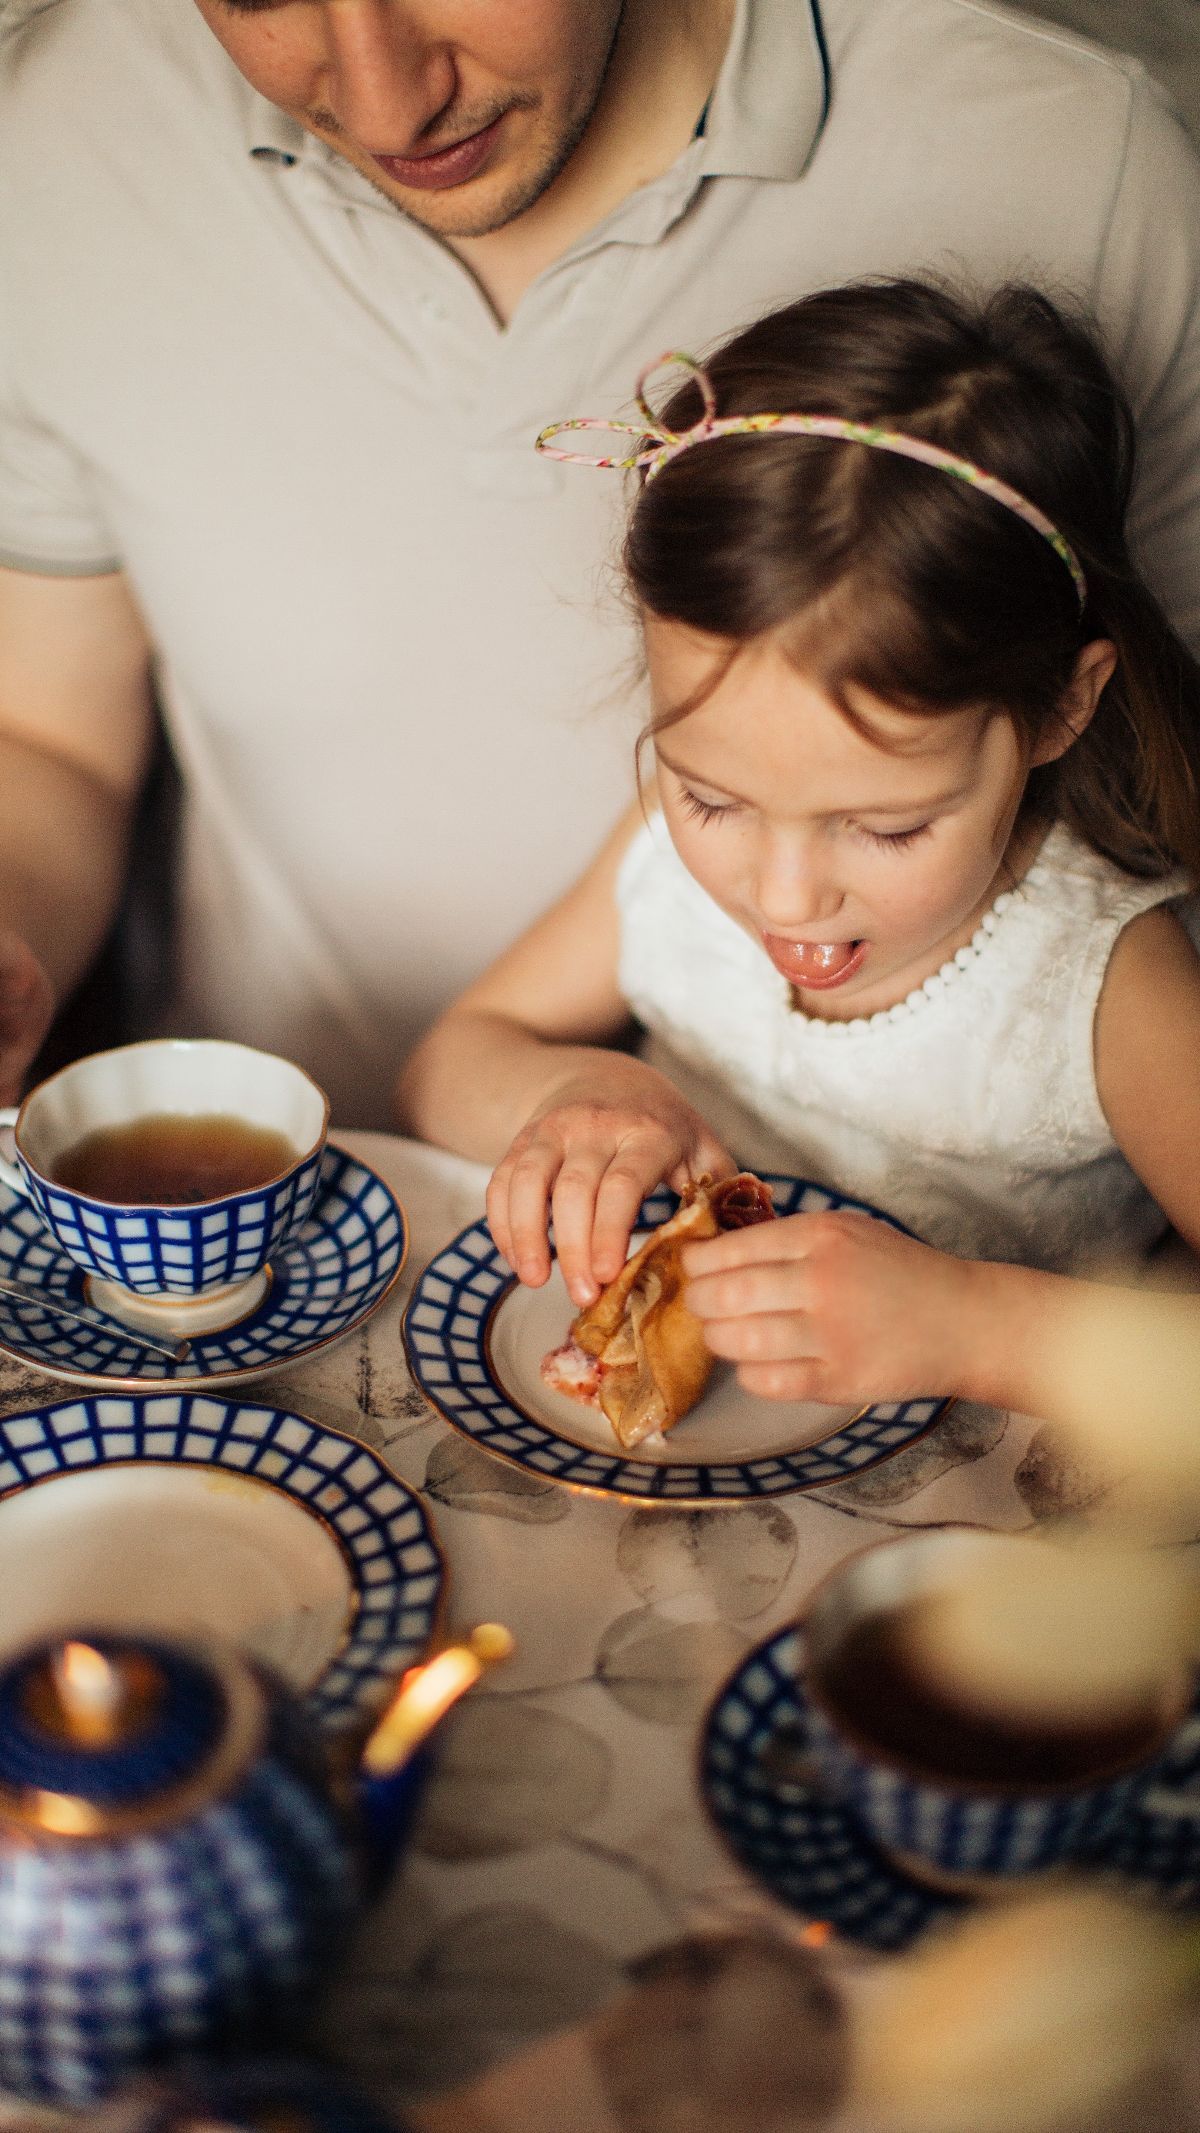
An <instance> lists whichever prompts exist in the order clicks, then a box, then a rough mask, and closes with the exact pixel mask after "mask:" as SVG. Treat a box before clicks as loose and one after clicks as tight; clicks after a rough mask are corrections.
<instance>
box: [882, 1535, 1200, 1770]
mask: <svg viewBox="0 0 1200 2133" xmlns="http://www.w3.org/2000/svg"><path fill="white" fill-rule="evenodd" d="M908 1635H909V1641H910V1644H911V1647H912V1650H913V1655H914V1659H915V1660H916V1661H917V1662H918V1663H919V1666H920V1669H921V1672H922V1674H923V1675H924V1676H925V1677H926V1678H927V1679H928V1680H929V1681H930V1683H931V1684H936V1686H937V1687H938V1688H939V1689H940V1690H941V1691H942V1693H943V1694H945V1695H946V1696H947V1697H949V1698H951V1699H952V1700H955V1701H957V1702H961V1703H963V1704H967V1705H970V1706H971V1707H973V1708H974V1709H976V1710H978V1711H983V1712H986V1713H988V1714H989V1715H991V1716H993V1717H996V1718H999V1719H1005V1720H1008V1721H1010V1722H1013V1723H1020V1722H1023V1721H1024V1722H1028V1723H1031V1724H1035V1723H1038V1722H1039V1721H1044V1722H1047V1723H1049V1722H1053V1723H1056V1724H1059V1725H1061V1726H1063V1727H1070V1726H1073V1725H1081V1724H1082V1725H1086V1724H1088V1723H1089V1722H1092V1721H1097V1720H1101V1719H1103V1718H1105V1717H1107V1716H1109V1715H1110V1714H1113V1713H1119V1712H1121V1711H1122V1710H1125V1709H1127V1708H1128V1709H1132V1710H1136V1709H1138V1708H1141V1707H1144V1706H1145V1705H1147V1704H1158V1703H1162V1704H1164V1705H1165V1704H1166V1703H1168V1702H1169V1700H1170V1698H1171V1696H1172V1695H1173V1694H1174V1693H1177V1692H1178V1689H1179V1685H1180V1683H1181V1681H1182V1680H1184V1679H1185V1678H1186V1676H1187V1674H1188V1673H1189V1672H1190V1670H1191V1669H1192V1668H1193V1667H1194V1665H1195V1662H1196V1659H1197V1656H1198V1655H1200V1587H1198V1585H1197V1582H1196V1576H1195V1571H1194V1568H1193V1567H1192V1566H1190V1564H1189V1563H1188V1561H1187V1560H1186V1559H1183V1558H1180V1557H1178V1556H1177V1555H1176V1554H1175V1553H1174V1552H1173V1551H1156V1552H1151V1551H1150V1550H1148V1549H1144V1548H1143V1549H1136V1548H1131V1547H1119V1546H1112V1545H1107V1544H1105V1543H1103V1542H1099V1541H1091V1540H1089V1541H1086V1542H1085V1541H1081V1540H1075V1541H1074V1542H1070V1541H1068V1542H1064V1541H1055V1540H1050V1539H1045V1538H1042V1537H1038V1538H1036V1539H1026V1538H1024V1537H1023V1536H1008V1535H1001V1534H997V1535H995V1536H994V1544H993V1545H991V1546H989V1547H988V1548H987V1549H986V1550H982V1551H981V1552H980V1555H979V1557H978V1559H977V1560H974V1561H966V1562H963V1563H962V1564H961V1565H959V1566H956V1569H955V1574H954V1579H953V1582H952V1583H951V1582H947V1584H946V1585H945V1586H943V1587H941V1588H939V1589H937V1590H933V1591H930V1592H927V1593H925V1594H924V1595H923V1596H922V1598H921V1599H920V1601H919V1603H914V1604H913V1606H912V1607H911V1609H910V1613H909V1620H908Z"/></svg>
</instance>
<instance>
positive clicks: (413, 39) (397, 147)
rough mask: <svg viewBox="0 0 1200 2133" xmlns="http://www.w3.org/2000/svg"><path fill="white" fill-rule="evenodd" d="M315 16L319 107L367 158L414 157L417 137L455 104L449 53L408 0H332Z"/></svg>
mask: <svg viewBox="0 0 1200 2133" xmlns="http://www.w3.org/2000/svg"><path fill="white" fill-rule="evenodd" d="M322 12H323V16H324V33H325V50H324V67H323V70H322V81H321V86H320V91H319V96H320V101H321V103H322V104H323V105H325V106H327V107H328V109H329V111H330V113H331V114H332V116H333V117H334V118H335V119H336V120H337V123H338V125H339V126H340V127H341V129H342V131H343V133H345V134H347V135H348V136H349V137H350V139H351V140H352V141H354V142H355V144H356V145H357V146H358V147H360V148H365V149H366V150H367V151H368V153H371V154H375V155H411V154H412V153H414V151H415V152H416V153H418V154H419V153H420V152H421V147H422V136H423V134H424V133H425V132H426V130H427V129H428V128H429V127H430V126H431V125H432V124H433V123H434V121H435V120H436V119H437V118H438V117H439V116H440V114H441V113H442V112H443V111H444V110H445V109H446V107H447V105H448V104H450V103H451V102H452V101H453V98H454V91H455V87H456V76H455V67H454V56H453V53H452V52H451V50H450V49H449V47H448V46H447V45H446V44H445V43H444V42H440V41H438V40H436V39H434V38H433V37H432V36H431V35H430V34H429V32H428V30H427V29H426V28H425V27H424V26H423V23H422V21H421V19H420V10H418V9H415V8H413V7H412V6H411V5H409V4H407V0H332V4H329V5H326V7H325V8H324V9H323V11H322ZM444 145H446V146H449V145H450V144H449V142H447V143H445V144H444Z"/></svg>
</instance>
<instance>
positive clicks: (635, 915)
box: [617, 815, 1194, 1270]
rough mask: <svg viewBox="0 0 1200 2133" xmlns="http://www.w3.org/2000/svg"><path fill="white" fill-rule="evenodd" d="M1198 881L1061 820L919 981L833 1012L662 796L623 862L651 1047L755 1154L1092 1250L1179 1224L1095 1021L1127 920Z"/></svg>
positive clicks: (924, 1208) (930, 1222) (935, 1223)
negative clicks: (685, 858) (687, 835)
mask: <svg viewBox="0 0 1200 2133" xmlns="http://www.w3.org/2000/svg"><path fill="white" fill-rule="evenodd" d="M1183 895H1184V884H1183V882H1182V880H1181V879H1180V878H1179V877H1174V878H1169V879H1164V880H1159V881H1135V880H1131V879H1130V877H1129V876H1128V875H1125V874H1122V873H1120V872H1119V870H1118V869H1117V868H1116V867H1114V866H1112V865H1111V864H1110V863H1109V862H1108V861H1107V860H1105V859H1101V858H1099V857H1098V856H1097V855H1096V854H1095V853H1093V852H1091V851H1090V850H1089V849H1088V848H1087V847H1086V846H1085V845H1083V844H1082V843H1081V842H1080V841H1079V839H1078V838H1076V837H1075V836H1074V835H1073V834H1072V833H1071V832H1070V831H1069V830H1068V829H1066V828H1065V827H1064V826H1063V825H1062V824H1061V823H1060V824H1056V825H1055V826H1054V827H1053V828H1052V829H1051V831H1050V832H1049V834H1048V836H1047V837H1046V839H1045V842H1044V843H1043V845H1042V848H1041V851H1040V853H1039V855H1038V857H1037V859H1036V860H1035V862H1034V864H1033V865H1032V866H1031V867H1030V869H1029V871H1028V873H1027V874H1026V875H1025V877H1024V879H1023V880H1022V881H1021V883H1020V884H1019V885H1018V886H1017V887H1016V888H1015V889H1013V890H1012V891H1010V892H1007V893H1005V894H1003V895H1001V896H999V897H997V899H996V902H995V904H994V905H993V906H992V908H991V910H990V911H989V912H988V913H987V915H986V917H985V918H984V919H983V921H982V923H981V925H980V926H979V927H978V929H977V931H976V933H975V935H974V938H973V939H972V941H971V942H970V945H969V946H967V947H965V948H960V949H959V951H958V953H957V954H956V955H955V956H954V957H953V958H952V960H951V961H949V962H948V963H946V964H944V965H943V966H942V968H941V969H940V970H939V971H937V972H936V973H935V974H934V975H933V976H932V977H929V978H927V979H926V980H925V983H924V984H923V985H922V986H921V987H919V988H918V989H917V990H916V991H915V992H912V993H910V994H909V995H908V997H907V998H906V999H904V1000H901V1001H900V1002H899V1003H898V1004H897V1005H896V1006H894V1007H890V1008H887V1009H885V1010H884V1011H882V1012H881V1013H878V1014H873V1015H870V1016H866V1017H863V1018H861V1019H859V1020H856V1021H852V1022H822V1021H818V1020H815V1019H812V1018H810V1017H809V1016H807V1015H804V1014H802V1013H799V1012H797V1010H796V1009H795V1008H794V1007H793V1006H792V1004H791V989H790V987H789V985H788V983H787V980H786V979H785V978H783V977H781V976H780V974H779V973H778V971H776V969H775V968H774V965H773V964H772V963H771V962H770V961H769V959H768V957H767V956H766V955H765V954H764V952H763V950H762V948H761V947H760V946H759V945H758V943H757V942H756V941H754V940H752V939H751V938H750V937H749V935H748V934H746V933H743V932H742V930H741V928H740V927H739V926H737V925H735V923H734V921H733V920H732V919H730V918H727V917H726V915H725V913H724V912H723V911H721V910H720V909H719V908H718V906H717V905H716V904H715V903H713V901H712V899H711V897H709V896H708V895H707V893H706V892H705V891H704V890H703V889H702V888H700V886H699V884H698V883H697V882H695V881H693V880H692V877H691V876H690V874H689V873H688V872H687V870H686V868H685V867H684V866H683V865H682V863H681V861H680V860H679V858H678V857H677V855H676V853H675V850H674V847H673V846H672V844H671V842H670V838H669V836H668V834H667V830H666V826H665V824H664V822H663V820H662V817H661V815H656V816H655V817H654V818H653V820H652V821H651V822H650V823H649V825H648V826H647V827H646V828H645V829H644V830H642V831H640V832H639V834H638V836H637V837H636V838H635V840H634V843H633V844H632V845H631V847H630V849H629V851H628V852H627V854H626V856H625V860H624V862H623V865H622V868H621V872H620V876H619V880H618V887H617V899H618V905H619V910H620V920H621V950H620V984H621V989H622V992H623V993H624V996H625V998H626V999H627V1000H628V1002H629V1005H630V1007H631V1008H632V1010H633V1012H634V1014H635V1015H636V1016H637V1017H638V1019H639V1020H640V1021H641V1022H643V1023H644V1024H645V1026H646V1029H647V1030H648V1032H649V1033H650V1042H649V1044H648V1046H647V1050H646V1056H647V1057H648V1058H649V1059H651V1060H652V1061H653V1062H654V1064H655V1065H657V1066H659V1067H661V1068H662V1069H663V1071H664V1072H666V1073H667V1074H669V1075H670V1077H671V1079H672V1080H674V1081H675V1082H677V1083H678V1084H679V1085H680V1087H682V1088H683V1089H684V1091H685V1093H686V1094H687V1095H688V1096H689V1098H690V1099H691V1101H692V1102H693V1103H694V1104H695V1106H696V1108H697V1110H699V1111H700V1112H701V1113H702V1115H703V1116H704V1117H705V1118H707V1119H708V1120H709V1122H710V1123H711V1124H712V1126H713V1128H714V1129H715V1130H716V1131H717V1132H718V1133H720V1134H721V1136H722V1137H723V1138H724V1139H725V1141H726V1142H727V1144H728V1146H729V1147H730V1150H731V1152H732V1153H733V1154H734V1155H735V1156H736V1157H737V1158H738V1159H739V1160H740V1161H741V1162H743V1163H745V1164H747V1165H748V1166H750V1167H758V1168H760V1169H774V1170H784V1171H789V1172H794V1173H797V1174H799V1175H801V1176H805V1177H810V1178H813V1179H815V1180H816V1181H817V1182H818V1183H821V1184H826V1185H832V1186H835V1187H836V1188H837V1189H838V1190H839V1191H841V1192H846V1193H850V1194H852V1195H854V1196H856V1197H860V1198H862V1199H864V1200H867V1201H869V1202H871V1203H872V1204H873V1205H874V1206H877V1207H881V1208H883V1209H885V1210H886V1211H887V1212H888V1213H889V1214H892V1215H895V1216H897V1217H898V1219H899V1220H900V1221H902V1222H905V1223H907V1224H908V1226H909V1227H910V1228H911V1229H913V1230H914V1231H915V1232H916V1233H917V1235H918V1236H921V1237H924V1238H926V1239H927V1240H928V1242H930V1243H931V1244H936V1245H940V1246H942V1247H943V1248H944V1249H947V1250H952V1251H956V1252H959V1253H962V1254H965V1255H967V1256H970V1257H974V1258H987V1259H1005V1260H1016V1261H1021V1262H1022V1263H1024V1264H1026V1265H1030V1266H1040V1267H1049V1268H1055V1269H1060V1270H1062V1269H1068V1268H1079V1267H1083V1266H1086V1265H1089V1264H1091V1265H1097V1264H1102V1263H1104V1262H1106V1261H1112V1260H1114V1259H1117V1258H1121V1257H1128V1256H1129V1255H1130V1254H1138V1253H1142V1252H1144V1251H1145V1250H1147V1249H1148V1248H1149V1246H1150V1245H1152V1244H1153V1243H1154V1242H1155V1241H1156V1240H1157V1239H1158V1238H1159V1237H1160V1236H1161V1235H1162V1234H1163V1232H1164V1230H1165V1228H1166V1226H1167V1225H1166V1221H1165V1218H1164V1216H1163V1215H1162V1213H1161V1211H1160V1210H1159V1208H1158V1207H1157V1206H1156V1205H1155V1203H1154V1201H1153V1200H1152V1199H1151V1197H1150V1195H1149V1193H1148V1192H1147V1191H1146V1189H1145V1187H1144V1186H1143V1185H1142V1184H1141V1182H1140V1180H1139V1179H1138V1178H1137V1176H1136V1175H1135V1173H1134V1172H1133V1171H1132V1170H1131V1168H1130V1166H1129V1164H1128V1163H1127V1162H1126V1161H1125V1158H1124V1157H1123V1156H1122V1155H1121V1153H1120V1151H1119V1150H1118V1148H1117V1146H1116V1144H1115V1142H1114V1140H1113V1137H1112V1134H1111V1133H1110V1132H1109V1129H1108V1125H1107V1122H1106V1120H1105V1117H1104V1114H1103V1112H1102V1110H1101V1108H1100V1103H1099V1099H1098V1097H1097V1093H1096V1082H1095V1073H1094V1069H1093V1055H1092V1029H1093V1022H1094V1018H1095V1012H1096V1003H1097V1000H1098V998H1099V995H1100V988H1101V985H1102V983H1103V979H1104V973H1105V970H1106V968H1107V965H1108V961H1109V957H1110V956H1111V954H1112V951H1113V947H1114V944H1115V942H1116V939H1117V936H1118V934H1119V933H1120V932H1121V929H1122V928H1123V927H1124V926H1126V925H1128V924H1129V921H1130V920H1131V919H1132V918H1135V917H1136V916H1137V915H1138V914H1139V913H1140V912H1142V911H1146V910H1149V909H1150V908H1151V907H1152V906H1154V905H1156V904H1160V903H1164V902H1172V903H1178V902H1180V901H1181V900H1182V898H1183ZM1181 916H1183V917H1184V918H1185V921H1187V922H1188V923H1189V929H1190V927H1191V925H1192V923H1193V921H1194V913H1193V911H1192V909H1191V908H1190V907H1189V908H1188V909H1187V910H1185V911H1182V912H1181Z"/></svg>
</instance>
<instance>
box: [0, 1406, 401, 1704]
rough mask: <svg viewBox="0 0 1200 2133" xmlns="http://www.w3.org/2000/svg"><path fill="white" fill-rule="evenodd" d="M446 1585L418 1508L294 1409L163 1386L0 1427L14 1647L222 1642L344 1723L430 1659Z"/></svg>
mask: <svg viewBox="0 0 1200 2133" xmlns="http://www.w3.org/2000/svg"><path fill="white" fill-rule="evenodd" d="M442 1586H443V1568H442V1559H441V1554H440V1551H439V1549H438V1546H437V1543H436V1541H435V1539H434V1537H433V1533H432V1530H431V1527H430V1524H429V1520H428V1516H427V1514H426V1511H425V1509H424V1506H423V1505H422V1503H421V1501H420V1499H419V1497H417V1496H416V1495H414V1493H413V1492H412V1490H411V1489H408V1488H406V1487H405V1485H404V1483H403V1482H402V1481H397V1480H396V1478H395V1476H394V1475H393V1474H391V1473H390V1472H389V1471H388V1469H387V1468H386V1467H385V1466H384V1465H383V1464H382V1462H381V1461H380V1460H379V1459H378V1458H377V1457H376V1455H375V1454H374V1452H371V1451H368V1450H367V1449H366V1447H365V1446H363V1445H361V1444H356V1443H355V1442H354V1441H353V1440H352V1439H351V1438H349V1437H343V1436H342V1435H340V1434H339V1432H338V1431H336V1430H331V1429H326V1428H318V1426H317V1425H316V1424H315V1423H312V1422H307V1421H305V1420H304V1419H303V1418H302V1417H301V1416H300V1415H294V1414H290V1413H288V1412H287V1411H286V1410H285V1409H282V1408H275V1407H250V1406H241V1405H237V1404H235V1403H234V1402H232V1401H228V1400H218V1399H213V1398H211V1397H210V1396H209V1395H208V1394H204V1393H186V1392H184V1393H180V1392H166V1393H161V1394H158V1395H156V1396H154V1397H142V1398H127V1397H122V1396H119V1395H118V1396H115V1397H114V1396H112V1395H104V1396H102V1397H90V1398H84V1399H79V1400H73V1401H69V1402H64V1403H62V1404H60V1405H57V1406H54V1407H38V1408H33V1409H29V1410H27V1411H26V1412H25V1413H23V1414H19V1415H7V1416H6V1417H5V1418H4V1419H3V1421H0V1625H3V1626H2V1628H0V1650H3V1651H10V1650H13V1649H15V1648H16V1647H17V1646H18V1645H21V1644H24V1643H26V1642H29V1641H31V1640H33V1639H35V1638H37V1637H40V1636H42V1635H45V1634H47V1633H54V1632H55V1631H58V1630H70V1629H75V1630H78V1631H84V1632H86V1631H88V1630H104V1629H124V1630H129V1629H144V1630H153V1631H158V1632H160V1633H163V1634H165V1635H168V1636H170V1635H176V1636H201V1637H216V1638H220V1639H223V1640H225V1641H227V1642H233V1643H237V1644H239V1645H241V1646H243V1647H244V1648H245V1649H246V1650H248V1651H250V1652H251V1653H253V1654H254V1655H255V1656H256V1657H257V1658H260V1659H263V1660H265V1661H266V1662H267V1664H268V1665H270V1666H272V1667H273V1668H274V1669H275V1671H276V1672H277V1673H279V1674H281V1675H282V1676H283V1677H284V1679H285V1680H286V1681H288V1682H290V1684H291V1685H292V1687H293V1688H296V1689H298V1690H301V1691H306V1692H307V1694H308V1696H309V1700H310V1703H311V1707H312V1709H313V1710H314V1712H315V1713H316V1715H317V1716H318V1717H319V1718H321V1719H322V1720H324V1721H326V1722H327V1723H328V1724H329V1725H330V1726H331V1727H335V1728H336V1727H339V1726H342V1725H345V1724H346V1723H347V1722H348V1721H349V1720H351V1719H353V1718H354V1717H355V1716H356V1714H358V1713H359V1712H360V1711H364V1712H365V1711H367V1710H370V1709H372V1708H374V1707H375V1706H376V1705H377V1704H378V1703H379V1702H380V1701H382V1699H383V1696H384V1692H385V1691H386V1690H387V1689H388V1688H389V1687H390V1686H391V1685H392V1684H393V1683H394V1682H395V1681H396V1680H397V1679H398V1678H399V1676H400V1674H401V1673H402V1672H403V1671H404V1669H405V1668H406V1667H408V1666H412V1665H413V1664H414V1663H415V1662H416V1661H417V1660H418V1659H420V1658H421V1657H422V1655H423V1653H424V1651H425V1648H426V1646H427V1644H428V1643H429V1640H430V1637H431V1636H432V1633H433V1631H434V1628H435V1626H436V1623H437V1619H438V1613H439V1606H440V1601H441V1594H442Z"/></svg>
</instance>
